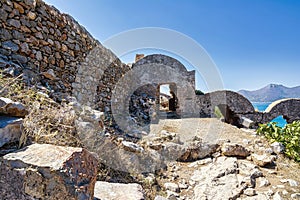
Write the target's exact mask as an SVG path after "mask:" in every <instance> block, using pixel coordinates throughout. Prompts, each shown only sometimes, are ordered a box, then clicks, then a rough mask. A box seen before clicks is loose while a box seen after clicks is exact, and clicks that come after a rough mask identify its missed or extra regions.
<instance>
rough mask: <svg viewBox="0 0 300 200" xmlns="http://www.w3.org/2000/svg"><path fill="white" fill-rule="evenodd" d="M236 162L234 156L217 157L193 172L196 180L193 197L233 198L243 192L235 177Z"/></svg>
mask: <svg viewBox="0 0 300 200" xmlns="http://www.w3.org/2000/svg"><path fill="white" fill-rule="evenodd" d="M237 173H238V163H237V159H236V158H234V157H218V158H217V160H216V161H215V162H213V163H210V164H208V165H207V166H203V167H201V168H200V169H199V170H196V171H195V172H194V175H193V176H192V177H191V179H192V180H193V181H195V182H197V184H196V186H195V188H194V194H195V197H194V199H216V200H217V199H218V200H221V199H235V198H237V197H238V196H239V194H241V193H242V192H243V189H244V187H243V186H241V185H239V180H238V178H237V175H236V174H237Z"/></svg>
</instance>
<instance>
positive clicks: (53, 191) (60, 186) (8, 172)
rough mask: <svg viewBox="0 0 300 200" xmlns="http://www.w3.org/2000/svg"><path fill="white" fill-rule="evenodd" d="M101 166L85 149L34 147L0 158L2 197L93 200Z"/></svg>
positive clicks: (52, 146) (47, 145) (36, 145)
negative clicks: (98, 167) (98, 168)
mask: <svg viewBox="0 0 300 200" xmlns="http://www.w3.org/2000/svg"><path fill="white" fill-rule="evenodd" d="M97 164H98V163H97V159H96V158H95V157H94V156H93V155H92V154H91V153H90V152H88V151H87V150H85V149H82V148H74V147H62V146H55V145H50V144H32V145H30V146H28V147H25V148H23V149H21V150H19V151H16V152H14V153H10V154H7V155H5V156H3V157H2V158H1V159H0V196H1V198H3V199H20V200H21V199H74V200H75V199H76V200H77V199H78V200H79V199H80V200H83V199H90V200H91V199H93V195H94V186H95V182H96V176H97Z"/></svg>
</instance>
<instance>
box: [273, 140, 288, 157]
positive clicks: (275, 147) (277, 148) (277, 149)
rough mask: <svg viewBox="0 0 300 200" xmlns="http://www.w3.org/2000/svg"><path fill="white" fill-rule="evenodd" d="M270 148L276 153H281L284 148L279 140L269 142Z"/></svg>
mask: <svg viewBox="0 0 300 200" xmlns="http://www.w3.org/2000/svg"><path fill="white" fill-rule="evenodd" d="M271 148H272V150H273V151H274V152H275V153H277V154H279V153H283V151H284V149H285V147H284V145H283V144H282V143H280V142H274V143H272V144H271Z"/></svg>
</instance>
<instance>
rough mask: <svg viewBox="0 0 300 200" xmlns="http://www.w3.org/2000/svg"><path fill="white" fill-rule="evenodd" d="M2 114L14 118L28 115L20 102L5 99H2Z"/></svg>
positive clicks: (0, 112)
mask: <svg viewBox="0 0 300 200" xmlns="http://www.w3.org/2000/svg"><path fill="white" fill-rule="evenodd" d="M0 114H4V115H8V116H12V117H25V116H26V115H27V114H28V111H27V109H26V108H25V106H24V105H23V104H21V103H19V102H13V101H12V100H10V99H8V98H4V97H0Z"/></svg>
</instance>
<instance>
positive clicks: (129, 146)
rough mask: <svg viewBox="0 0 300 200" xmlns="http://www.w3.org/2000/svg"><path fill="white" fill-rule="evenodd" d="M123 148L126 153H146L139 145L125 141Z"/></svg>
mask: <svg viewBox="0 0 300 200" xmlns="http://www.w3.org/2000/svg"><path fill="white" fill-rule="evenodd" d="M122 146H123V148H124V149H125V150H126V151H131V152H133V153H142V152H144V149H143V147H140V146H139V145H137V144H135V143H133V142H128V141H123V142H122Z"/></svg>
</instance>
